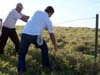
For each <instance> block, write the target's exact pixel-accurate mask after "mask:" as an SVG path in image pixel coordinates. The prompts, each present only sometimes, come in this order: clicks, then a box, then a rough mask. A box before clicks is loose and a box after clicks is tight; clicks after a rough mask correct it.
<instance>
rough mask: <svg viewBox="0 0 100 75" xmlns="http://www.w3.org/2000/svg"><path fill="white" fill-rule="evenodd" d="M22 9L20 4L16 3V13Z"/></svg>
mask: <svg viewBox="0 0 100 75" xmlns="http://www.w3.org/2000/svg"><path fill="white" fill-rule="evenodd" d="M22 9H23V5H22V4H21V3H18V4H17V5H16V10H17V12H19V13H20V12H21V11H22Z"/></svg>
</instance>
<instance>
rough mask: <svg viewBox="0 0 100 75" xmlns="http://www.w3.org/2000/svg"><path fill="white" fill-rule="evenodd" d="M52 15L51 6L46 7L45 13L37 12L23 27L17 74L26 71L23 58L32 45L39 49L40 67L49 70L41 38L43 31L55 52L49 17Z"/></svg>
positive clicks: (46, 48)
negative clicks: (45, 31) (48, 36)
mask: <svg viewBox="0 0 100 75" xmlns="http://www.w3.org/2000/svg"><path fill="white" fill-rule="evenodd" d="M53 13H54V9H53V7H52V6H48V7H47V8H46V9H45V11H44V12H43V11H37V12H35V14H34V15H33V16H32V18H31V20H30V21H28V23H27V24H26V25H25V27H24V29H23V31H22V36H21V43H20V46H19V57H18V72H19V73H23V72H26V71H27V68H26V61H25V57H26V54H27V52H28V48H29V45H30V44H31V43H33V44H34V45H35V46H36V47H37V48H40V49H41V53H42V65H43V66H44V67H47V68H50V64H49V57H48V47H47V44H46V42H45V40H44V39H43V38H42V37H41V33H42V31H43V30H45V29H46V30H47V31H48V33H49V35H50V38H51V41H52V43H53V45H54V49H55V51H57V44H56V39H55V35H54V33H53V27H52V22H51V20H50V19H49V17H51V16H52V14H53Z"/></svg>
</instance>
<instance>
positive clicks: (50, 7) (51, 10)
mask: <svg viewBox="0 0 100 75" xmlns="http://www.w3.org/2000/svg"><path fill="white" fill-rule="evenodd" d="M45 11H46V12H47V13H50V12H51V13H52V14H53V13H54V8H53V7H52V6H48V7H46V9H45Z"/></svg>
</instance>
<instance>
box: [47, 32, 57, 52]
mask: <svg viewBox="0 0 100 75" xmlns="http://www.w3.org/2000/svg"><path fill="white" fill-rule="evenodd" d="M49 35H50V38H51V41H52V43H53V45H54V49H55V51H57V44H56V38H55V35H54V33H53V32H52V33H49Z"/></svg>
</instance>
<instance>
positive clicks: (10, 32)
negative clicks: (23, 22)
mask: <svg viewBox="0 0 100 75" xmlns="http://www.w3.org/2000/svg"><path fill="white" fill-rule="evenodd" d="M8 37H9V38H10V39H11V40H12V41H13V43H14V45H15V50H16V52H18V48H19V39H18V36H17V33H16V29H15V28H13V29H10V28H6V27H4V26H3V27H2V35H1V37H0V54H2V53H3V52H4V47H5V45H6V43H7V40H8Z"/></svg>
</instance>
